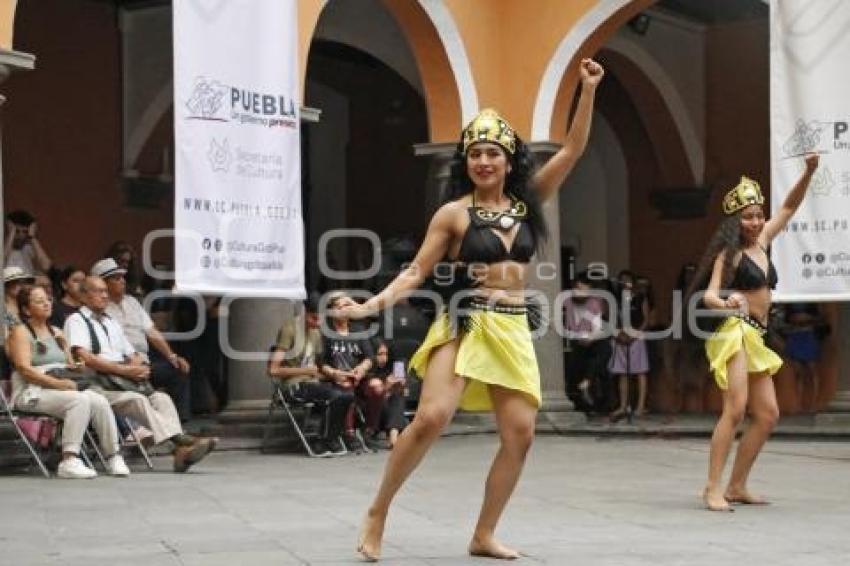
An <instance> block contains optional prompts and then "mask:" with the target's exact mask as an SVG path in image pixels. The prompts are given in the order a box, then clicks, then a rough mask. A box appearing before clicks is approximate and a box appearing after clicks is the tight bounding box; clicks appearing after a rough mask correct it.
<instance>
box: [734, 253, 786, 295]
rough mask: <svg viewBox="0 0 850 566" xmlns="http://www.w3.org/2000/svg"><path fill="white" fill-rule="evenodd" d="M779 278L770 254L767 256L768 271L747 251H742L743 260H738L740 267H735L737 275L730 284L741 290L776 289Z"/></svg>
mask: <svg viewBox="0 0 850 566" xmlns="http://www.w3.org/2000/svg"><path fill="white" fill-rule="evenodd" d="M765 255H767V250H765ZM778 280H779V278H778V277H777V275H776V268H775V267H774V266H773V262H772V261H770V256H769V255H768V256H767V273H765V272H764V271H763V270H762V268H761V267H759V265H758V264H757V263H756V262H755V261H754V260H753V258H751V257H750V256H749V255H748V254H747V253H746V252H741V261H739V262H738V267H737V268H735V277H734V278H733V279H732V283H731V284H730V285H729V286H730V287H731V288H732V289H739V290H741V291H753V290H755V289H761V288H763V287H770V288H771V289H776V283H777V281H778Z"/></svg>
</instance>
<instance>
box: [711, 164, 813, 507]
mask: <svg viewBox="0 0 850 566" xmlns="http://www.w3.org/2000/svg"><path fill="white" fill-rule="evenodd" d="M805 162H806V165H805V170H804V171H803V174H802V176H801V177H800V179H799V180H798V181H797V183H796V184H795V185H794V187H793V188H792V189H791V192H790V193H789V194H788V196H787V197H786V199H785V202H784V203H783V204H782V207H781V208H780V209H779V211H778V212H777V213H776V215H774V216H773V218H771V219H770V220H767V221H765V216H764V209H763V208H762V205H763V204H764V196H763V195H762V193H761V189H760V188H759V185H758V183H756V182H755V181H753V180H751V179H748V178H746V177H742V178H741V182H740V183H739V184H738V185H737V186H736V187H735V188H733V189H732V190H731V191H729V192H728V193H727V194H726V196H725V197H724V199H723V212H724V213H725V215H726V218H725V219H724V220H723V222H722V223H721V224H720V226H719V227H718V229H717V232H716V233H715V235H714V237H713V239H712V241H711V243H710V244H709V247H708V251H707V252H706V255H705V257H704V258H703V260H702V264H701V266H700V269H699V272H698V274H697V276H696V278H695V281H700V280H704V277H703V276H702V275H703V274H707V273H708V271H709V270H710V271H711V278H710V280H709V283H708V288H707V289H706V291H705V295H704V299H703V300H704V302H705V304H706V306H708V307H709V308H711V309H718V310H726V311H734V312H732V314H730V316H728V317H727V318H725V319H724V320H723V321H722V322H721V324H720V326H719V327H718V328H717V330H716V331H715V332H714V333H713V334H712V335H711V336H710V337H709V338H708V340H706V343H705V352H706V355H707V357H708V362H709V366H710V367H711V370H712V372H713V373H714V379H715V381H716V382H717V385H718V387H720V389H721V391H722V392H723V412H722V414H721V415H720V419H719V420H718V421H717V425H716V426H715V428H714V434H713V435H712V437H711V452H710V456H709V464H708V482H707V483H706V486H705V490H704V492H703V500H704V502H705V505H706V507H707V508H708V509H710V510H712V511H730V510H731V507H730V506H729V504H730V503H749V504H764V503H766V502H765V500H764V499H762V498H760V497H757V496H755V495H752V494H751V493H750V492H749V491H748V490H747V478H748V477H749V475H750V470H752V467H753V463H754V462H755V460H756V457H757V456H758V454H759V451H760V450H761V448H762V446H764V443H765V441H767V438H768V436H770V433H771V431H772V430H773V427H774V426H775V424H776V421H777V419H778V418H779V408H778V406H777V404H776V392H775V390H774V387H773V380H772V379H771V376H773V375H774V374H775V373H776V372H777V371H779V368H780V367H781V366H782V360H781V359H780V357H779V356H778V355H776V353H774V352H773V351H772V350H771V349H770V348H768V347H767V346H766V345H765V343H764V335H765V334H766V333H767V315H768V312H769V311H770V302H771V289H773V288H775V287H776V281H777V276H776V269H775V268H774V267H773V263H772V262H771V261H770V257H769V256H768V255H767V251H768V249H769V248H770V243H771V242H772V241H773V239H774V238H775V237H776V235H777V234H779V233H780V232H781V231H782V230H783V229H784V228H785V225H786V224H788V221H789V220H790V219H791V217H792V216H793V215H794V213H795V212H796V211H797V209H798V208H799V206H800V203H801V202H802V201H803V197H804V196H805V194H806V189H807V188H808V186H809V183H810V182H811V180H812V176H813V175H814V172H815V170H816V169H817V167H818V156H817V155H816V154H809V155H807V156H806V158H805ZM748 405H749V409H750V414H751V417H752V421H751V423H750V426H749V428H748V429H747V431H746V433H745V434H744V436H743V438H742V439H741V442H740V444H739V445H738V453H737V455H736V456H735V463H734V465H733V468H732V475H731V477H730V479H729V485H728V486H727V488H726V490H725V491H724V490H723V489H721V486H720V481H721V476H722V475H723V468H724V467H725V465H726V458H727V456H728V455H729V449H730V448H731V446H732V441H733V439H734V437H735V430H736V429H737V427H738V425H739V424H740V423H741V421H742V420H743V418H744V414H745V412H746V409H747V406H748Z"/></svg>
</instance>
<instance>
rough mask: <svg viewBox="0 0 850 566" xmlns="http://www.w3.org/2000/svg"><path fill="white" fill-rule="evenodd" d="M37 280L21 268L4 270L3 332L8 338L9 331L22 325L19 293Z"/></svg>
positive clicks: (12, 267)
mask: <svg viewBox="0 0 850 566" xmlns="http://www.w3.org/2000/svg"><path fill="white" fill-rule="evenodd" d="M33 281H35V278H34V277H33V276H32V275H30V274H29V273H27V272H26V271H24V270H23V269H21V268H20V267H14V266H10V267H4V268H3V301H4V305H5V309H4V313H3V317H4V318H3V331H4V335H5V336H8V335H9V331H10V330H11V329H12V328H13V327H15V326H17V325H18V324H20V323H21V319H20V316H19V314H18V293H19V292H20V290H21V289H22V288H23V287H24V286H26V285H32V284H33Z"/></svg>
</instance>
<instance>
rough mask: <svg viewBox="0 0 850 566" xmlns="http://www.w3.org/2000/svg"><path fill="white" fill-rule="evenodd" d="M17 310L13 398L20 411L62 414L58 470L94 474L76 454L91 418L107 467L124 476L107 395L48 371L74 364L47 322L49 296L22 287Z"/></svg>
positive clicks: (11, 338) (126, 471)
mask: <svg viewBox="0 0 850 566" xmlns="http://www.w3.org/2000/svg"><path fill="white" fill-rule="evenodd" d="M18 309H19V312H20V314H21V318H22V320H23V324H19V325H17V326H15V327H14V328H13V329H12V332H11V334H10V335H9V343H8V345H7V347H8V350H9V356H10V358H11V359H12V363H13V364H14V366H15V371H14V372H13V373H12V403H13V404H14V406H15V408H17V409H18V410H20V411H26V412H30V413H40V414H45V415H49V416H52V417H56V418H58V419H62V421H63V426H62V461H61V462H60V463H59V468H58V470H57V475H58V476H59V477H61V478H67V479H89V478H93V477H96V476H97V473H96V472H95V471H94V470H92V469H91V468H89V467H88V466H86V465H85V464H84V463H83V462H82V460H80V458H79V453H80V448H81V446H82V443H83V437H84V435H85V432H86V429H87V428H88V426H89V422H90V421H91V422H92V423H93V424H94V428H95V430H96V432H97V437H98V439H99V442H100V447H101V450H102V451H103V454H104V456H105V457H106V467H107V471H108V472H109V473H110V474H111V475H115V476H128V475H129V474H130V470H129V469H128V468H127V466H126V465H125V464H124V460H123V459H122V458H121V455H120V454H119V453H118V450H119V446H118V429H117V427H116V424H115V415H114V414H113V413H112V408H111V407H110V406H109V402H108V401H107V400H106V398H105V397H103V396H102V395H100V394H99V393H96V392H94V391H92V390H90V389H86V390H84V391H78V388H77V383H76V382H75V381H73V380H71V379H63V378H58V377H54V376H52V375H50V374H49V373H48V372H49V371H50V370H51V369H56V368H63V369H66V368H68V367H76V366H75V364H74V362H73V361H72V359H71V354H70V352H69V350H68V346H67V344H66V343H65V340H64V337H63V336H62V333H61V332H60V331H59V329H58V328H54V327H51V326H50V324H49V322H48V319H49V318H50V314H51V311H52V302H51V300H50V297H48V295H47V293H46V292H45V291H44V289H42V288H41V287H33V286H26V287H24V288H23V289H21V290H20V292H19V293H18Z"/></svg>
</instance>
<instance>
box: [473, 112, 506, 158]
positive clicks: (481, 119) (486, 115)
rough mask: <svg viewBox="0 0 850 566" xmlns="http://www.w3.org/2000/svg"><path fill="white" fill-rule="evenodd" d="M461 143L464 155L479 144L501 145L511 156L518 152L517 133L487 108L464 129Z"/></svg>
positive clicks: (497, 114)
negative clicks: (472, 146) (473, 145)
mask: <svg viewBox="0 0 850 566" xmlns="http://www.w3.org/2000/svg"><path fill="white" fill-rule="evenodd" d="M461 141H462V143H463V153H464V154H465V153H466V152H467V151H468V150H469V146H471V145H472V144H474V143H478V142H491V143H496V144H499V145H500V146H502V147H503V148H505V150H506V151H507V152H508V153H510V154H511V155H513V153H514V152H515V151H516V132H514V129H513V128H511V126H510V124H508V122H507V121H506V120H505V119H504V118H502V117H501V116H499V113H498V112H496V111H495V110H493V109H492V108H485V109H484V110H482V111H481V112H479V113H478V116H476V117H475V118H473V119H472V121H471V122H470V123H469V124H468V125H467V126H466V127H465V128H464V129H463V133H462V134H461Z"/></svg>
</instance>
